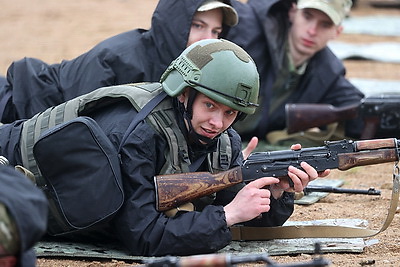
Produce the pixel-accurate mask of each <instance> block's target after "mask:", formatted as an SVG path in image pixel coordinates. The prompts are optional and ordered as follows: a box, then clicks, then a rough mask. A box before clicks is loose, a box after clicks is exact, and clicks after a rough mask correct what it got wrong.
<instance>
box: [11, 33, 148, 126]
mask: <svg viewBox="0 0 400 267" xmlns="http://www.w3.org/2000/svg"><path fill="white" fill-rule="evenodd" d="M138 35H139V33H138V32H137V31H130V32H126V33H123V34H120V35H117V36H114V37H112V38H109V39H107V40H105V41H103V42H101V43H99V44H98V45H96V46H95V47H93V48H92V49H91V50H89V51H88V52H86V53H84V54H82V55H80V56H79V57H77V58H75V59H72V60H64V61H62V62H61V63H58V64H47V63H45V62H43V61H42V60H40V59H36V58H23V59H21V60H19V61H15V62H13V63H12V65H11V66H10V67H9V69H8V71H7V83H6V85H5V86H4V91H5V92H9V94H11V95H12V101H13V108H15V109H16V113H17V115H16V116H17V119H23V118H30V117H31V116H33V115H35V114H36V113H38V112H41V111H43V110H45V109H46V108H48V107H50V106H54V105H58V104H60V103H62V102H64V101H67V100H70V99H72V98H74V97H76V96H79V95H82V94H86V93H88V92H91V91H93V90H95V89H97V88H100V87H103V86H108V85H115V84H122V83H129V82H132V81H136V82H138V81H140V82H142V81H144V77H143V73H146V71H147V70H142V69H141V68H142V67H144V66H142V65H141V64H142V62H141V59H142V58H145V57H146V55H143V56H138V55H137V53H139V54H143V53H141V52H140V48H139V47H135V41H136V42H137V40H138V39H137V38H139V36H138ZM149 73H150V71H149ZM7 112H8V113H9V111H5V113H7ZM4 122H7V120H5V121H4Z"/></svg>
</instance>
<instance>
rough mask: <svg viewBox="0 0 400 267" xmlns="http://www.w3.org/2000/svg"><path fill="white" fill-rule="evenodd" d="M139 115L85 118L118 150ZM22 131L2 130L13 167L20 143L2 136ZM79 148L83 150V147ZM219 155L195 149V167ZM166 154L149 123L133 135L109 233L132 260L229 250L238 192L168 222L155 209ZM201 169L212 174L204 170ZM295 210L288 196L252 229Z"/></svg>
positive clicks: (235, 142)
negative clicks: (229, 218) (229, 221)
mask: <svg viewBox="0 0 400 267" xmlns="http://www.w3.org/2000/svg"><path fill="white" fill-rule="evenodd" d="M136 114H137V112H136V111H135V109H134V108H132V105H131V104H130V103H128V102H127V101H126V102H118V103H115V104H112V105H109V106H105V107H102V108H101V109H98V110H95V111H93V112H91V113H88V114H86V115H87V116H89V117H92V118H93V119H95V121H96V122H97V123H98V124H99V126H100V127H101V129H102V130H103V131H104V133H105V134H106V135H107V136H108V138H109V139H110V140H111V142H112V143H113V144H114V146H115V148H116V149H118V148H119V146H120V143H121V140H122V138H123V136H124V135H125V132H126V131H127V129H128V127H129V124H130V122H131V121H132V120H133V118H134V117H135V116H136ZM181 120H183V119H182V118H181ZM20 129H21V124H20V122H14V123H13V124H6V125H3V126H1V127H0V154H1V155H4V156H6V157H7V158H8V159H9V160H10V162H13V164H21V159H20V158H21V157H20V155H19V154H18V153H19V152H18V147H19V141H17V140H16V139H15V138H13V139H12V140H13V142H11V141H9V140H6V139H5V138H2V137H6V136H16V135H17V134H18V133H19V132H20ZM228 133H229V136H230V139H231V143H232V161H231V165H230V168H232V167H235V166H238V165H240V164H241V162H242V161H243V158H242V153H241V140H240V137H239V136H238V134H237V133H236V131H234V130H233V129H229V130H228ZM77 146H78V148H77V149H79V146H80V144H77ZM215 150H216V146H213V147H211V148H209V149H208V150H204V149H201V150H200V149H198V148H192V152H193V153H190V155H191V162H194V161H195V160H196V159H197V158H199V157H201V156H202V155H203V154H204V153H210V151H215ZM166 151H169V145H168V143H167V140H166V137H165V136H164V135H162V134H160V133H159V132H157V131H156V130H155V129H154V127H153V126H151V125H149V124H147V123H145V122H141V123H140V124H138V126H136V128H135V129H134V130H133V131H132V132H131V133H130V134H129V137H128V139H127V140H126V142H125V143H123V145H122V149H121V151H120V160H121V170H122V179H123V188H124V194H125V201H124V204H123V206H122V208H121V209H120V210H119V211H118V213H117V214H116V216H115V217H114V218H113V220H112V222H111V225H109V226H111V227H110V229H111V230H110V231H112V233H113V234H114V235H115V236H116V237H117V238H118V239H119V241H120V242H122V243H123V244H124V245H125V247H126V248H127V250H128V251H129V253H130V254H133V255H142V256H162V255H190V254H201V253H210V252H215V251H217V250H219V249H221V248H223V247H225V246H226V245H228V244H229V243H230V241H231V233H230V231H229V228H228V227H227V226H226V221H225V213H224V211H223V206H224V205H226V204H228V203H229V202H230V201H231V200H232V199H233V198H234V196H235V194H236V193H237V190H238V189H240V187H234V188H230V189H227V190H223V191H220V192H218V193H217V194H216V199H215V200H214V201H213V202H212V203H211V204H209V205H207V206H206V207H205V208H204V209H202V208H201V209H202V210H201V212H200V211H196V212H188V213H182V214H180V215H179V216H176V217H174V218H169V217H167V216H166V215H164V214H163V213H160V212H158V211H157V210H156V207H155V199H156V197H155V185H154V181H153V179H154V176H155V175H157V174H160V171H161V168H162V167H163V165H164V163H165V161H166V159H165V157H166V155H165V154H166V153H165V152H166ZM88 160H90V159H88ZM60 164H62V162H60ZM199 170H200V171H208V169H206V166H203V167H202V168H200V169H199ZM88 186H90V185H88ZM104 197H107V196H106V195H105V196H104ZM293 206H294V204H293V194H290V193H286V194H284V197H282V198H280V199H279V200H272V203H271V211H270V212H268V213H265V214H263V217H262V219H257V220H254V221H251V222H249V224H250V225H254V226H259V225H263V226H277V225H282V224H283V223H284V222H285V221H286V220H287V219H288V218H289V216H290V215H291V214H292V212H293ZM108 228H109V227H107V228H106V229H108Z"/></svg>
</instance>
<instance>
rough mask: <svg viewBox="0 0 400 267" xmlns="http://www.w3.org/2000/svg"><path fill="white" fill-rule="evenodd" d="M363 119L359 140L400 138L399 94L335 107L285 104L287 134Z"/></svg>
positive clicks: (385, 95)
mask: <svg viewBox="0 0 400 267" xmlns="http://www.w3.org/2000/svg"><path fill="white" fill-rule="evenodd" d="M358 116H360V117H361V118H362V119H363V120H364V123H365V125H364V129H363V132H362V134H361V138H360V139H371V138H387V137H400V94H394V93H391V94H380V95H375V96H370V97H367V98H364V99H363V100H361V102H360V103H357V104H353V105H349V106H345V107H335V106H332V105H330V104H306V103H304V104H302V103H298V104H286V128H287V132H288V134H292V133H296V132H301V131H305V130H308V129H310V128H313V127H322V126H326V125H328V124H330V123H334V122H341V121H346V120H351V119H355V118H357V117H358Z"/></svg>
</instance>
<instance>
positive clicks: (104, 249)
mask: <svg viewBox="0 0 400 267" xmlns="http://www.w3.org/2000/svg"><path fill="white" fill-rule="evenodd" d="M310 224H311V225H321V224H326V225H346V226H352V227H354V226H358V227H367V224H368V222H367V221H365V220H360V219H334V220H317V221H307V222H301V221H293V222H291V221H289V222H287V223H286V224H285V225H310ZM317 242H318V243H320V244H321V250H322V252H323V253H342V252H350V253H362V252H363V250H364V248H365V247H367V246H369V245H372V244H376V243H377V242H378V240H377V239H373V240H369V241H366V240H364V239H363V238H299V239H279V240H269V241H234V242H232V243H231V244H230V245H229V246H227V247H225V248H224V249H222V250H220V251H219V252H218V253H231V254H252V253H267V254H269V255H271V256H278V255H290V254H299V253H306V254H313V252H314V248H315V247H314V245H315V243H317ZM35 251H36V255H37V257H39V258H40V257H42V258H44V257H51V258H54V257H62V258H89V259H92V260H93V259H115V260H125V261H135V262H141V261H142V260H144V259H152V258H154V257H141V256H130V255H128V254H127V252H126V251H125V250H124V249H123V248H122V247H121V246H120V245H118V244H115V243H109V244H105V243H90V244H89V243H77V242H69V241H61V240H56V239H54V240H51V239H48V240H44V241H41V242H38V243H37V244H36V245H35Z"/></svg>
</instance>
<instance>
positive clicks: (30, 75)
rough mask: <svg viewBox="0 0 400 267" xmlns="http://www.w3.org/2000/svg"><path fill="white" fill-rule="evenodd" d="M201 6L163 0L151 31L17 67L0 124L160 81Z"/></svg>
mask: <svg viewBox="0 0 400 267" xmlns="http://www.w3.org/2000/svg"><path fill="white" fill-rule="evenodd" d="M203 1H204V0H185V1H181V0H160V1H159V3H158V5H157V7H156V9H155V11H154V13H153V16H152V24H151V28H150V29H149V30H144V29H135V30H132V31H128V32H125V33H121V34H119V35H117V36H114V37H111V38H109V39H107V40H105V41H102V42H101V43H99V44H98V45H96V46H95V47H93V48H92V49H91V50H89V51H88V52H86V53H84V54H82V55H81V56H79V57H77V58H75V59H72V60H65V61H62V62H61V63H59V64H52V65H49V64H47V63H45V62H43V61H41V60H40V59H36V58H23V59H21V60H19V61H15V62H13V63H12V65H11V66H10V67H9V69H8V71H7V84H6V85H5V86H4V87H0V120H1V121H2V122H3V123H10V122H13V121H14V120H17V119H27V118H30V117H32V116H33V115H34V114H36V113H38V112H40V111H43V110H45V109H46V108H48V107H50V106H55V105H58V104H60V103H62V102H64V101H67V100H69V99H72V98H74V97H76V96H79V95H82V94H85V93H88V92H90V91H93V90H94V89H97V88H100V87H103V86H108V85H118V84H126V83H131V82H145V81H150V82H157V81H159V79H160V77H161V75H162V73H163V72H164V71H165V70H166V68H167V67H168V65H169V64H170V63H171V61H172V60H174V59H175V58H176V57H178V56H179V54H180V53H181V52H182V51H183V50H184V49H185V48H186V44H187V40H188V36H189V32H190V27H191V24H192V18H193V16H194V14H195V12H196V10H197V8H198V7H199V6H200V4H201V3H202V2H203ZM225 2H226V3H230V0H225ZM227 31H228V27H226V28H225V29H224V32H223V35H222V36H221V37H223V36H224V34H225V32H227ZM7 103H8V104H7ZM6 104H7V105H6Z"/></svg>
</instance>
